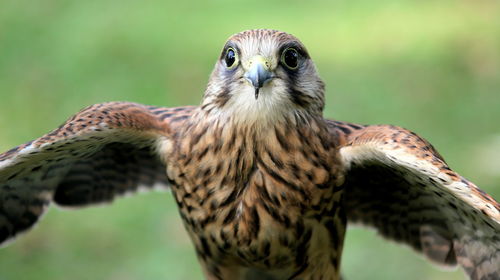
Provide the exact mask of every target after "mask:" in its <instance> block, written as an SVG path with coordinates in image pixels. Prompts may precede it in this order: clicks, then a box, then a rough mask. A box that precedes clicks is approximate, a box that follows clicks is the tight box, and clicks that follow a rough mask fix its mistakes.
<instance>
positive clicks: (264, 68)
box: [244, 55, 274, 99]
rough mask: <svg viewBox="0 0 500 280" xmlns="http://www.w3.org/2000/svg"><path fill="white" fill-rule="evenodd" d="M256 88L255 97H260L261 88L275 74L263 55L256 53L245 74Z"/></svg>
mask: <svg viewBox="0 0 500 280" xmlns="http://www.w3.org/2000/svg"><path fill="white" fill-rule="evenodd" d="M244 77H245V79H247V81H249V82H250V83H251V84H252V85H253V87H254V88H255V99H257V98H258V97H259V89H260V88H261V87H262V86H264V83H266V82H267V81H269V80H271V79H272V78H273V77H274V75H273V73H272V72H271V70H270V69H269V62H268V61H267V60H266V59H265V58H264V57H262V56H260V55H256V56H254V57H252V58H251V59H250V60H249V61H248V70H247V71H246V73H245V75H244Z"/></svg>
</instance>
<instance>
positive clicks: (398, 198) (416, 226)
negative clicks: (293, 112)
mask: <svg viewBox="0 0 500 280" xmlns="http://www.w3.org/2000/svg"><path fill="white" fill-rule="evenodd" d="M330 125H331V128H332V131H333V132H334V133H336V134H338V135H341V139H343V144H342V147H341V148H340V154H341V156H342V159H343V161H344V163H345V168H346V170H345V171H346V173H345V206H346V212H347V218H348V221H349V223H351V222H352V223H361V224H364V225H367V226H370V227H374V228H376V229H377V230H378V232H379V233H380V234H381V235H382V236H384V237H386V238H389V239H392V240H395V241H398V242H403V243H406V244H408V245H410V246H411V247H413V248H414V249H416V250H417V251H419V252H422V253H423V254H425V255H426V256H427V257H429V258H430V259H431V260H433V261H435V262H437V263H440V264H446V265H455V264H459V265H460V266H462V267H463V268H464V270H465V271H466V273H467V274H468V275H469V276H470V278H471V279H481V280H484V279H500V204H498V203H497V202H496V201H495V200H494V199H493V198H492V197H490V196H489V195H487V194H486V193H484V192H483V191H482V190H480V189H479V188H478V187H476V186H475V185H474V184H473V183H471V182H469V181H467V180H466V179H465V178H463V177H462V176H460V175H459V174H457V173H456V172H454V171H452V170H451V169H450V168H449V167H448V165H447V164H446V163H445V161H444V160H443V158H442V157H441V156H440V155H439V153H438V152H437V151H436V150H435V149H434V148H433V147H432V145H431V144H429V143H428V142H427V141H425V140H424V139H422V138H420V137H419V136H417V135H416V134H415V133H413V132H410V131H408V130H405V129H402V128H399V127H394V126H358V125H352V124H348V123H341V122H330Z"/></svg>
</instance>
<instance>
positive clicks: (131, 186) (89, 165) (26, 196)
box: [0, 102, 194, 244]
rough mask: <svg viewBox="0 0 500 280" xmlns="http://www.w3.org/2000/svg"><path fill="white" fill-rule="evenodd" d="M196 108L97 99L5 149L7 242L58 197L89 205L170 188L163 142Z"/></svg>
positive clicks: (3, 225)
mask: <svg viewBox="0 0 500 280" xmlns="http://www.w3.org/2000/svg"><path fill="white" fill-rule="evenodd" d="M193 109H194V107H179V108H159V107H153V106H144V105H140V104H135V103H128V102H111V103H103V104H96V105H92V106H90V107H87V108H85V109H83V110H82V111H81V112H80V113H78V114H76V115H74V116H73V117H71V118H70V119H69V120H68V121H66V123H64V124H63V125H61V126H60V127H59V128H57V129H55V130H53V131H52V132H50V133H48V134H46V135H44V136H42V137H40V138H38V139H36V140H34V141H31V142H28V143H26V144H24V145H21V146H18V147H16V148H14V149H11V150H9V151H7V152H5V153H3V154H0V244H1V243H3V242H5V241H7V240H9V239H11V238H12V237H15V236H16V235H17V234H18V233H21V232H23V231H25V230H27V229H29V228H31V227H32V226H33V225H34V224H35V223H36V222H37V221H38V219H39V218H40V216H41V215H42V214H43V212H44V211H45V209H46V208H47V206H48V205H49V204H50V203H51V202H55V203H57V204H59V205H61V206H69V207H72V206H84V205H87V204H94V203H103V202H110V201H112V200H113V198H114V197H116V196H119V195H123V194H125V193H129V192H134V191H137V190H138V189H139V187H144V188H151V187H153V186H167V185H168V181H167V177H166V170H165V165H164V163H163V162H162V160H161V157H160V155H159V152H158V149H157V147H159V145H160V146H161V145H162V144H164V143H166V142H168V141H171V139H172V134H173V131H175V128H176V127H178V126H179V125H182V123H183V122H184V121H185V120H187V119H188V118H189V117H190V115H191V113H192V111H193Z"/></svg>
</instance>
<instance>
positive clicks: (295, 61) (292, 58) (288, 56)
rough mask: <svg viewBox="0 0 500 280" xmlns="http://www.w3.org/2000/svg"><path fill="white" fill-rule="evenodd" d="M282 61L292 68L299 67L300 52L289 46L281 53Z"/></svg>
mask: <svg viewBox="0 0 500 280" xmlns="http://www.w3.org/2000/svg"><path fill="white" fill-rule="evenodd" d="M281 62H282V63H283V64H285V66H286V67H288V68H290V69H292V70H293V69H297V66H298V65H299V53H298V52H297V50H296V49H294V48H288V49H286V50H285V51H284V52H283V54H282V55H281Z"/></svg>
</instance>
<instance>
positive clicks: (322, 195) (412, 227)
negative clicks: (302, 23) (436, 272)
mask: <svg viewBox="0 0 500 280" xmlns="http://www.w3.org/2000/svg"><path fill="white" fill-rule="evenodd" d="M323 107H324V85H323V82H322V81H321V79H320V78H319V76H318V74H317V72H316V69H315V66H314V64H313V62H312V60H311V59H310V57H309V54H308V52H307V50H306V49H305V47H304V46H303V45H302V44H301V43H300V42H299V41H298V39H296V38H295V37H293V36H292V35H289V34H287V33H284V32H279V31H273V30H250V31H245V32H242V33H239V34H236V35H234V36H232V37H231V38H229V40H228V42H227V43H226V45H225V46H224V48H223V50H222V52H221V56H220V58H219V60H218V61H217V63H216V65H215V68H214V71H213V73H212V75H211V78H210V81H209V83H208V86H207V89H206V91H205V94H204V97H203V101H202V104H201V105H200V106H197V107H179V108H160V107H153V106H144V105H140V104H134V103H127V102H112V103H104V104H97V105H93V106H90V107H88V108H86V109H84V110H82V111H81V112H80V113H78V114H76V115H75V116H73V117H72V118H70V119H69V120H68V121H67V122H66V123H65V124H63V125H62V126H61V127H59V128H57V129H56V130H54V131H52V132H51V133H48V134H47V135H45V136H43V137H41V138H39V139H37V140H34V141H32V142H29V143H27V144H24V145H21V146H19V147H16V148H14V149H12V150H10V151H7V152H5V153H4V154H1V155H0V242H3V241H8V240H10V239H12V238H13V237H15V236H16V235H18V234H19V233H21V232H23V231H26V230H28V229H29V228H30V227H31V226H32V225H33V224H35V223H36V222H37V221H38V219H39V217H40V216H41V215H42V213H43V212H44V210H45V209H46V208H47V206H48V205H49V204H50V203H52V202H53V203H56V204H58V205H62V206H86V205H88V204H95V203H104V202H110V201H112V200H113V199H114V198H115V197H116V196H119V195H122V194H125V193H129V192H134V191H137V190H138V188H139V187H141V188H152V187H156V186H158V187H161V186H164V187H169V188H170V189H171V190H172V193H173V196H174V198H175V200H176V201H177V203H178V206H179V212H180V215H181V217H182V220H183V222H184V224H185V227H186V229H187V232H188V234H189V235H190V237H191V239H192V241H193V243H194V245H195V249H196V251H197V254H198V256H199V260H200V263H201V264H202V267H203V269H204V272H205V276H206V277H207V279H339V275H340V273H339V271H340V259H341V252H342V244H343V240H344V233H345V228H346V224H347V223H351V222H353V223H361V224H364V225H367V226H371V227H374V228H376V229H377V230H378V231H379V232H380V233H381V234H382V235H383V236H384V237H386V238H388V239H392V240H395V241H398V242H402V243H405V244H408V245H410V246H411V247H413V248H414V249H415V250H417V251H419V252H421V253H423V254H424V255H426V256H427V257H428V258H429V259H431V260H433V261H435V262H437V263H440V264H447V265H455V264H458V265H460V266H462V267H463V268H464V270H465V272H466V273H467V275H469V276H470V278H471V279H482V280H484V279H499V278H500V238H499V234H498V233H499V232H500V205H499V204H498V203H497V202H496V201H495V200H494V199H493V198H491V197H490V196H488V195H487V194H485V193H484V192H482V191H481V190H480V189H479V188H477V187H476V186H475V185H474V184H472V183H471V182H469V181H467V180H466V179H464V178H463V177H461V176H460V175H458V174H457V173H455V172H454V171H452V170H451V169H450V168H449V167H448V166H447V165H446V163H445V162H444V160H443V158H442V157H441V156H440V155H439V154H438V152H437V151H435V149H434V148H433V147H432V146H431V145H430V144H429V143H428V142H427V141H425V140H423V139H422V138H420V137H419V136H417V135H416V134H415V133H413V132H410V131H408V130H405V129H402V128H399V127H394V126H363V125H356V124H351V123H346V122H338V121H330V120H326V119H324V118H323V116H322V111H323Z"/></svg>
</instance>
